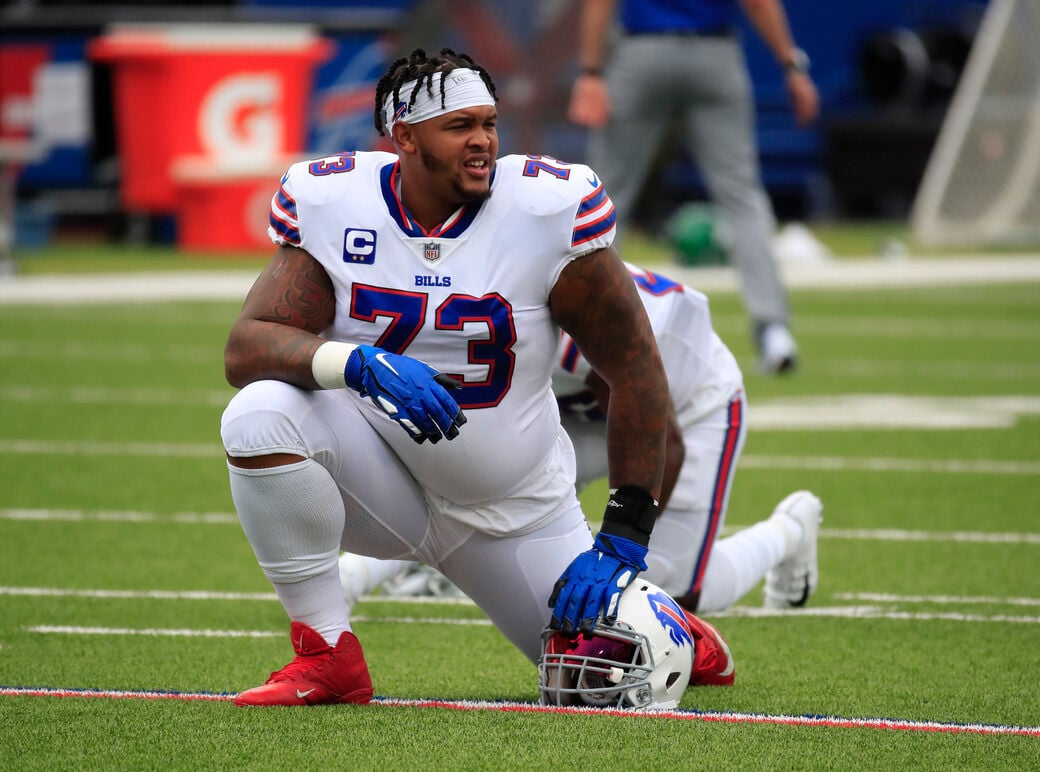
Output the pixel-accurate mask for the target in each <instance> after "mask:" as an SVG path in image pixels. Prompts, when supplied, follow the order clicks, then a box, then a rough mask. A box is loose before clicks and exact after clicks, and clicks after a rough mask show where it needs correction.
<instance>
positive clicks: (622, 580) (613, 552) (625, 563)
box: [549, 532, 647, 635]
mask: <svg viewBox="0 0 1040 772" xmlns="http://www.w3.org/2000/svg"><path fill="white" fill-rule="evenodd" d="M646 553H647V548H646V547H644V546H643V545H642V544H639V543H638V542H635V541H632V540H631V539H626V538H624V537H623V536H617V535H615V534H609V533H603V532H600V533H599V534H598V535H597V536H596V539H595V541H594V542H593V543H592V549H590V550H589V551H588V552H583V553H581V554H580V555H578V557H576V558H574V560H573V561H572V562H571V564H570V565H569V566H567V569H566V570H565V571H564V572H563V574H561V575H560V578H559V579H557V580H556V585H555V586H554V587H553V592H552V595H551V596H550V597H549V605H550V606H551V607H552V610H553V613H552V619H551V620H550V622H549V627H551V628H552V629H554V630H560V631H562V632H563V633H564V634H566V635H577V634H578V633H591V632H592V629H593V628H594V627H595V626H596V622H597V621H598V620H599V619H601V618H602V619H603V620H604V621H605V622H607V623H608V624H612V623H613V622H615V621H616V620H617V607H618V602H619V601H620V600H621V593H622V591H623V590H624V589H625V588H626V587H627V586H628V584H629V582H631V581H632V580H633V579H635V577H636V574H638V573H639V572H640V571H645V570H646Z"/></svg>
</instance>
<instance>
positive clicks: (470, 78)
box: [383, 67, 495, 131]
mask: <svg viewBox="0 0 1040 772" xmlns="http://www.w3.org/2000/svg"><path fill="white" fill-rule="evenodd" d="M438 75H439V76H440V77H439V78H438V77H437V76H438ZM445 78H447V79H446V80H445ZM442 80H444V106H443V107H441V81H442ZM416 83H417V81H414V80H410V81H408V82H407V83H405V84H404V85H403V86H401V88H400V90H399V91H398V92H397V93H398V94H399V95H400V97H401V99H400V101H398V102H397V103H396V104H395V103H394V95H393V94H390V95H388V96H387V98H386V101H384V102H383V125H384V126H385V127H386V130H387V131H390V130H391V129H392V128H393V127H394V124H395V123H397V122H398V121H401V122H402V123H421V122H422V121H428V120H429V119H430V118H436V117H437V116H439V115H445V114H446V113H450V112H454V111H455V110H462V109H463V108H465V107H479V106H481V105H490V106H492V107H493V106H494V104H495V98H494V97H493V96H491V92H490V91H489V90H488V87H487V84H485V83H484V81H483V80H482V79H481V77H480V74H479V73H478V72H476V71H475V70H471V69H469V68H465V67H460V68H459V69H457V70H452V71H451V72H449V73H443V72H437V73H434V77H433V84H432V90H433V96H432V97H431V96H430V92H429V91H428V90H427V89H426V86H425V84H424V85H423V87H422V88H421V89H419V93H418V94H416V96H415V104H413V105H412V106H411V107H409V106H408V100H410V99H411V98H412V91H413V90H415V84H416Z"/></svg>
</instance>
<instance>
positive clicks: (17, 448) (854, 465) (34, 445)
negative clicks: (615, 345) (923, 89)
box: [0, 439, 1040, 476]
mask: <svg viewBox="0 0 1040 772" xmlns="http://www.w3.org/2000/svg"><path fill="white" fill-rule="evenodd" d="M0 454H6V455H43V456H161V457H167V458H223V457H224V451H223V449H222V448H221V447H220V443H217V442H214V443H212V444H210V443H188V442H182V443H177V442H165V443H149V442H94V441H76V440H17V439H2V440H0ZM740 466H741V467H742V468H744V469H809V470H812V471H816V472H843V471H868V472H913V473H921V472H929V473H933V474H985V475H1025V476H1030V475H1038V474H1040V462H1034V461H996V460H989V459H976V460H958V459H913V458H852V457H847V456H764V455H744V456H741V458H740Z"/></svg>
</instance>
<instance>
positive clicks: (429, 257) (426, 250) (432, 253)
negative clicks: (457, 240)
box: [423, 241, 441, 263]
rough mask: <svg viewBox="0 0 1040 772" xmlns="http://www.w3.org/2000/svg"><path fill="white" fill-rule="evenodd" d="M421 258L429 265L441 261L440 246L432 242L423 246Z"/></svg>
mask: <svg viewBox="0 0 1040 772" xmlns="http://www.w3.org/2000/svg"><path fill="white" fill-rule="evenodd" d="M423 258H424V259H425V260H426V261H427V262H430V263H433V262H436V261H437V260H440V259H441V245H440V244H437V243H436V242H433V241H427V242H426V243H425V244H423Z"/></svg>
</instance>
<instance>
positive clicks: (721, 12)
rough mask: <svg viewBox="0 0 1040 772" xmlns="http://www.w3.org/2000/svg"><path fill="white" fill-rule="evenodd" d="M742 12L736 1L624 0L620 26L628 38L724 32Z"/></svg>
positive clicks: (733, 25) (735, 22)
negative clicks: (677, 33) (665, 34)
mask: <svg viewBox="0 0 1040 772" xmlns="http://www.w3.org/2000/svg"><path fill="white" fill-rule="evenodd" d="M739 13H740V9H739V7H738V6H737V0H622V2H621V25H622V26H623V27H624V29H625V32H626V33H627V34H629V35H640V34H642V35H646V34H654V33H661V32H691V33H697V32H700V33H705V32H722V31H725V30H728V29H730V28H733V27H736V25H737V22H738V16H739Z"/></svg>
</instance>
